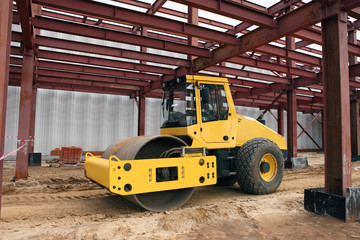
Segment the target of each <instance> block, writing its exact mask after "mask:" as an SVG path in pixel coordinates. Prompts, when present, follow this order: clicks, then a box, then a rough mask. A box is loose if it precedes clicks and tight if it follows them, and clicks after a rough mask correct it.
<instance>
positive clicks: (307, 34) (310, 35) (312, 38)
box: [292, 29, 360, 56]
mask: <svg viewBox="0 0 360 240" xmlns="http://www.w3.org/2000/svg"><path fill="white" fill-rule="evenodd" d="M292 35H293V36H294V37H297V38H301V39H303V40H306V41H308V42H311V43H316V44H318V45H321V44H322V39H321V32H319V31H315V30H310V29H302V30H300V31H297V32H296V33H293V34H292ZM347 43H348V44H349V47H348V51H349V53H350V54H352V55H355V56H360V46H358V45H356V44H352V43H350V42H347Z"/></svg>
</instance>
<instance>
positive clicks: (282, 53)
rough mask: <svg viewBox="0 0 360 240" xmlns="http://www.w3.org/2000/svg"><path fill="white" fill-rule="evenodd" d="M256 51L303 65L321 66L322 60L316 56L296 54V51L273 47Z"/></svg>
mask: <svg viewBox="0 0 360 240" xmlns="http://www.w3.org/2000/svg"><path fill="white" fill-rule="evenodd" d="M256 51H258V52H262V53H266V54H269V55H274V56H278V57H281V58H285V59H290V60H294V61H297V62H301V63H307V64H311V65H314V66H321V65H322V63H321V58H317V57H314V56H310V55H307V54H303V53H300V52H296V51H294V50H289V49H285V48H281V47H276V46H272V45H263V46H260V47H258V48H256Z"/></svg>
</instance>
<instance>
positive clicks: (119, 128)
mask: <svg viewBox="0 0 360 240" xmlns="http://www.w3.org/2000/svg"><path fill="white" fill-rule="evenodd" d="M19 96H20V88H15V87H10V88H9V94H8V112H7V122H6V135H7V136H9V135H17V127H18V116H19ZM36 108H37V109H36V124H35V151H36V152H42V153H43V154H45V155H48V154H50V151H51V150H52V149H54V148H56V147H62V146H77V147H82V148H83V149H84V150H99V151H103V150H105V149H106V148H107V147H108V146H109V145H110V144H111V143H112V142H114V141H115V140H117V139H123V138H128V137H133V136H136V135H137V107H136V104H135V100H134V99H130V98H129V97H126V96H117V95H105V94H95V93H80V92H69V91H58V90H45V89H38V95H37V107H36ZM15 148H16V139H7V140H6V145H5V152H6V153H8V152H10V151H12V150H14V149H15Z"/></svg>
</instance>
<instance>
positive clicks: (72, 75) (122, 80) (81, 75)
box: [36, 69, 150, 87]
mask: <svg viewBox="0 0 360 240" xmlns="http://www.w3.org/2000/svg"><path fill="white" fill-rule="evenodd" d="M36 73H37V74H38V75H39V77H38V79H37V80H38V81H41V80H43V79H44V78H41V76H44V77H46V78H45V80H46V79H52V78H62V79H78V80H85V81H90V82H92V81H97V82H106V83H118V84H126V85H132V86H143V87H144V86H148V85H149V84H150V83H149V82H147V81H141V80H134V79H128V78H117V77H108V76H98V75H92V74H84V73H70V72H60V71H54V70H42V69H37V70H36ZM81 83H82V84H84V83H83V82H81ZM78 85H80V83H79V84H78ZM85 85H87V84H85Z"/></svg>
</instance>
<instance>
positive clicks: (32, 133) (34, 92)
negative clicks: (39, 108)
mask: <svg viewBox="0 0 360 240" xmlns="http://www.w3.org/2000/svg"><path fill="white" fill-rule="evenodd" d="M36 96H37V87H36V86H34V87H33V90H32V99H31V113H30V131H29V135H30V137H31V138H32V139H33V140H34V139H35V138H34V136H35V115H36ZM34 143H35V140H34V141H32V142H29V153H33V152H34Z"/></svg>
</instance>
